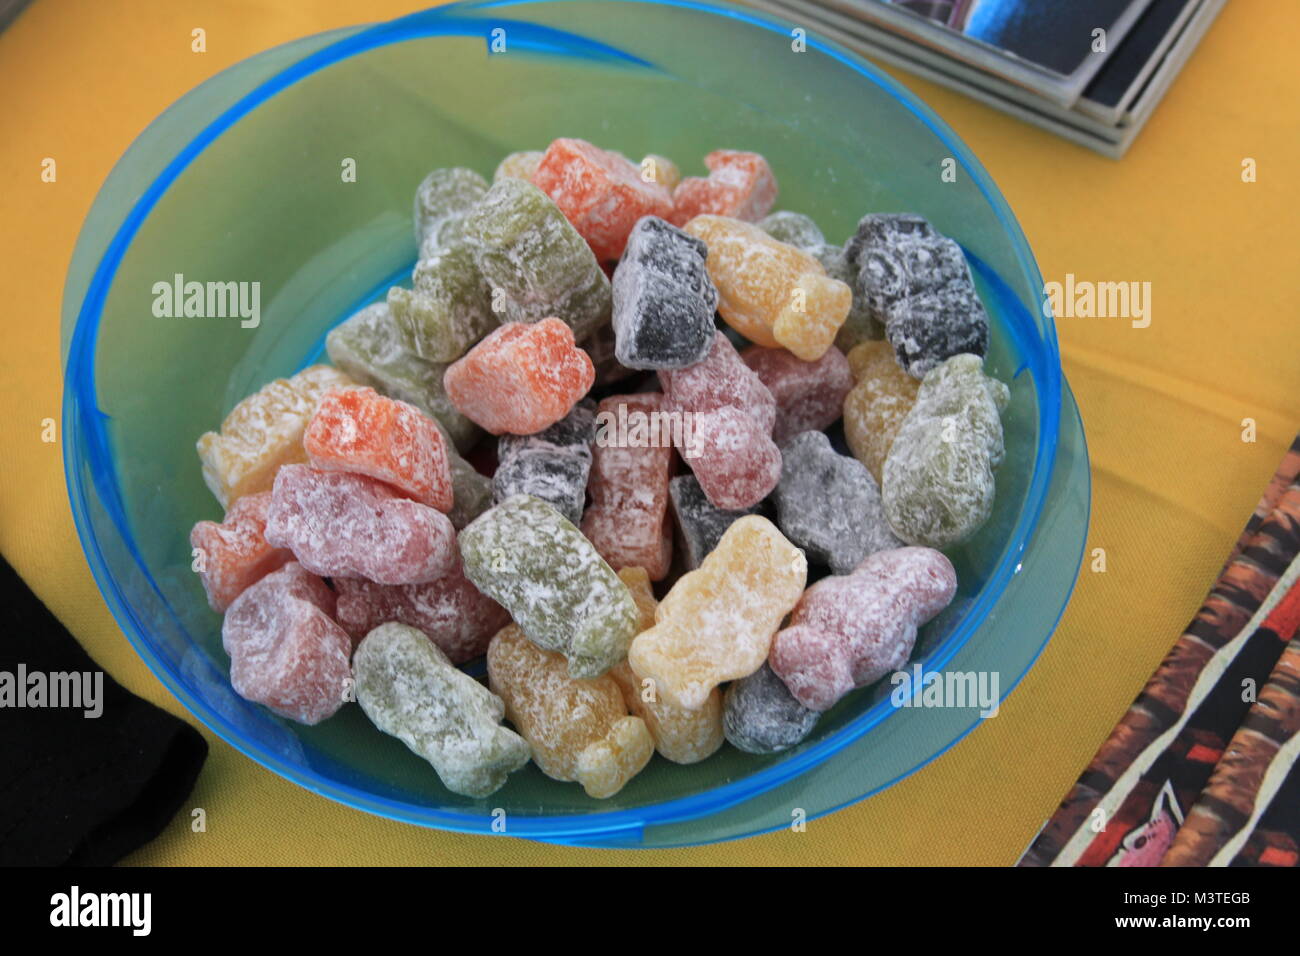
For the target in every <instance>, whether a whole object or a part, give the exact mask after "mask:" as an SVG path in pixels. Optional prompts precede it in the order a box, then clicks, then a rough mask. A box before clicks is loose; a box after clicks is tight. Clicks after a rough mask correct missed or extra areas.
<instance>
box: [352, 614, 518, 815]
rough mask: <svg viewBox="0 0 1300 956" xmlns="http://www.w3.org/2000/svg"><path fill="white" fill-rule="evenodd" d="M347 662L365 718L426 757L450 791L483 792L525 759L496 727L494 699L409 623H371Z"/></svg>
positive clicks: (512, 737) (498, 707)
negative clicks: (354, 677) (373, 625)
mask: <svg viewBox="0 0 1300 956" xmlns="http://www.w3.org/2000/svg"><path fill="white" fill-rule="evenodd" d="M352 667H353V670H354V672H355V674H356V682H357V683H356V688H357V702H358V703H359V704H360V705H361V709H362V710H363V711H365V714H366V716H367V717H369V718H370V721H371V723H373V724H374V725H375V726H376V727H378V728H379V729H380V730H382V731H383V732H384V733H386V734H390V735H392V736H394V737H396V738H397V739H398V740H400V741H401V742H402V743H404V744H406V746H408V747H410V748H411V750H412V751H413V752H414V753H416V754H418V755H419V756H421V757H423V758H424V759H425V760H427V761H429V763H430V764H432V765H433V769H434V770H435V771H436V772H437V774H438V778H439V779H440V780H441V781H442V783H443V786H445V787H446V788H447V789H448V790H450V791H451V792H452V793H458V794H461V795H462V796H466V797H486V796H488V795H489V794H492V793H495V792H496V791H497V790H500V789H501V787H502V785H503V784H504V783H505V782H506V778H507V777H509V776H510V774H512V773H514V772H515V771H516V770H518V769H519V768H520V767H522V766H523V765H524V764H526V763H528V758H529V756H530V755H531V751H530V750H529V747H528V744H527V743H526V742H525V741H524V739H523V738H522V737H520V736H519V735H518V734H516V733H515V732H514V731H512V730H510V729H508V728H506V727H503V726H501V719H502V717H504V716H505V705H504V704H503V703H502V701H501V698H499V697H497V696H496V695H495V694H493V693H492V692H491V691H489V690H488V689H487V688H486V687H484V686H483V685H482V684H480V683H479V682H478V681H476V680H475V679H474V678H472V677H470V676H469V675H468V674H466V673H463V672H462V671H459V670H457V669H456V666H455V665H454V664H452V662H451V661H449V660H448V659H447V655H446V654H444V653H443V652H442V651H441V650H440V649H439V648H438V646H437V645H436V644H433V643H432V642H431V641H430V640H429V639H428V638H427V637H425V636H424V635H423V634H421V633H420V632H419V631H417V630H416V629H415V628H413V627H408V626H406V625H405V624H383V625H380V626H379V627H377V628H375V629H374V630H373V631H371V632H370V633H369V634H367V635H366V637H365V639H364V640H363V641H362V642H361V644H360V645H359V646H358V647H357V651H356V654H355V656H354V657H353V659H352Z"/></svg>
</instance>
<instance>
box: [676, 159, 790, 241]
mask: <svg viewBox="0 0 1300 956" xmlns="http://www.w3.org/2000/svg"><path fill="white" fill-rule="evenodd" d="M704 165H705V167H706V168H707V169H708V170H709V175H708V177H707V178H705V179H700V178H699V177H697V176H687V177H686V178H685V179H683V180H682V181H681V182H680V183H678V184H677V188H676V189H674V190H673V214H672V217H671V220H670V221H671V222H672V224H673V225H675V226H680V225H682V224H684V223H686V222H689V221H690V220H691V219H693V218H694V217H695V216H699V215H702V214H709V215H714V216H731V217H732V218H734V219H743V220H745V221H747V222H757V221H758V220H760V219H762V218H763V217H764V216H766V215H767V213H768V210H770V209H771V208H772V204H773V203H774V202H776V177H775V176H774V175H772V167H770V166H769V165H768V164H767V160H766V159H764V158H763V157H762V156H760V155H759V154H758V153H746V152H741V151H739V150H734V149H718V150H714V151H713V152H711V153H709V155H707V156H705V157H704Z"/></svg>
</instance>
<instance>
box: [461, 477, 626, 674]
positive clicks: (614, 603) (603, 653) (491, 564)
mask: <svg viewBox="0 0 1300 956" xmlns="http://www.w3.org/2000/svg"><path fill="white" fill-rule="evenodd" d="M460 552H461V559H462V560H463V561H464V564H465V575H466V576H467V577H468V578H469V579H470V580H471V581H473V582H474V584H475V586H476V587H478V589H479V590H480V591H482V592H483V593H484V594H486V595H488V596H489V597H491V598H493V599H494V600H496V601H498V602H499V603H500V604H502V605H503V606H504V607H505V608H506V610H507V611H509V612H510V616H511V617H512V618H514V620H515V623H516V624H518V625H519V626H520V627H521V628H523V631H524V633H525V634H526V635H527V636H528V637H529V639H530V640H532V641H533V642H534V643H535V644H537V645H538V646H539V647H542V648H545V649H546V650H552V651H558V652H559V653H561V654H563V655H564V656H565V657H567V658H568V661H569V673H570V675H571V676H573V677H577V678H586V677H598V676H599V675H601V674H603V673H605V672H606V671H607V670H609V669H610V668H611V667H613V666H614V665H615V664H617V663H618V662H619V661H621V660H622V659H623V657H624V656H625V655H626V654H627V646H628V644H629V643H630V642H631V640H632V638H633V636H634V635H635V634H636V628H637V610H636V603H635V602H634V601H633V600H632V595H631V593H630V592H629V591H628V589H627V585H625V584H624V583H623V582H622V581H621V580H619V578H618V575H616V574H615V573H614V571H613V569H612V568H610V566H609V565H608V564H607V563H606V562H605V560H604V558H602V557H601V556H600V554H599V553H597V551H596V549H595V548H594V547H593V546H592V544H591V542H590V541H588V540H587V539H586V538H585V537H583V535H582V532H581V531H579V530H578V529H577V528H576V527H575V526H574V525H573V523H572V522H570V521H569V520H568V519H567V518H565V517H564V516H563V515H562V514H560V513H559V512H558V511H556V510H555V509H554V508H552V507H551V506H550V505H548V504H547V503H546V502H544V501H540V500H539V499H537V498H532V497H530V496H528V495H517V496H515V497H514V498H510V499H507V500H506V501H503V502H502V503H501V504H499V505H497V506H496V507H494V508H493V509H492V510H490V511H488V512H486V513H485V514H483V515H482V516H480V517H479V518H477V519H476V520H475V521H474V522H472V523H471V524H470V525H469V527H467V528H466V529H465V530H464V531H462V532H461V533H460Z"/></svg>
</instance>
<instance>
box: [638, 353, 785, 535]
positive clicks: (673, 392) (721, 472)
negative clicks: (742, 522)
mask: <svg viewBox="0 0 1300 956" xmlns="http://www.w3.org/2000/svg"><path fill="white" fill-rule="evenodd" d="M659 381H660V383H661V384H662V385H663V390H664V391H663V394H664V408H665V410H666V411H670V412H673V413H675V414H676V415H678V416H680V418H681V421H682V427H681V428H680V429H679V430H678V432H679V434H678V435H675V436H674V440H675V441H678V440H680V443H679V445H678V450H679V451H680V452H681V453H682V458H683V460H684V461H685V462H686V463H687V464H688V465H689V466H690V468H691V470H692V471H693V472H694V473H695V477H696V478H697V479H699V482H700V487H701V488H703V489H704V493H705V494H706V495H707V496H708V498H709V501H711V502H712V503H713V505H714V506H715V507H717V508H721V509H723V510H728V511H735V510H741V509H744V508H748V507H750V506H751V505H754V504H757V503H758V502H759V501H762V500H763V499H764V498H765V497H767V495H768V494H769V493H770V492H771V491H772V489H773V488H775V487H776V483H777V481H779V480H780V478H781V452H780V451H779V450H778V449H777V446H776V443H775V442H773V441H772V426H773V425H774V424H775V422H776V401H775V400H774V399H773V398H772V393H771V392H769V391H768V390H767V387H766V386H765V385H764V384H763V382H762V380H760V379H759V377H758V376H757V375H756V374H754V372H753V370H752V369H750V368H749V366H748V365H746V364H745V363H744V362H743V361H741V358H740V355H739V353H737V352H736V349H735V346H733V345H732V344H731V342H730V341H729V340H728V339H727V337H726V336H725V335H723V334H722V333H721V332H717V333H715V334H714V336H713V348H712V349H711V350H710V351H709V355H708V357H707V358H705V360H704V361H702V362H699V363H697V364H695V365H692V366H690V367H688V368H684V369H661V370H660V371H659ZM688 421H689V422H690V428H689V430H688V429H687V427H686V422H688ZM688 431H689V435H688Z"/></svg>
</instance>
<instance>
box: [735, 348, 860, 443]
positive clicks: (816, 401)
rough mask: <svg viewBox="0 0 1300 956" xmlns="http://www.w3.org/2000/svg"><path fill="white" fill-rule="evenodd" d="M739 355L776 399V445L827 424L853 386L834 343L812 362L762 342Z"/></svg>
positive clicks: (773, 431) (773, 432)
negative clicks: (763, 344) (768, 346)
mask: <svg viewBox="0 0 1300 956" xmlns="http://www.w3.org/2000/svg"><path fill="white" fill-rule="evenodd" d="M740 357H741V358H742V359H743V360H744V362H745V364H746V365H748V366H749V367H750V368H751V369H753V371H754V374H755V375H757V376H758V378H759V380H760V381H761V382H762V383H763V384H764V385H765V386H766V387H767V390H768V391H769V392H771V393H772V398H773V399H774V400H775V401H776V424H774V425H773V426H772V440H773V441H774V442H776V443H777V445H782V444H784V443H785V442H786V441H788V440H789V439H791V438H793V437H794V436H795V435H797V434H799V433H800V432H804V431H808V430H809V429H816V430H819V431H820V430H821V429H823V428H827V427H829V426H830V425H831V424H833V423H834V422H835V421H836V420H837V419H838V418H839V417H840V414H841V410H842V409H843V407H844V399H845V398H846V397H847V396H848V394H849V391H850V390H851V389H852V388H853V375H852V374H851V373H850V372H849V362H848V359H846V358H845V357H844V353H843V352H841V351H840V350H839V349H837V348H835V346H831V347H830V348H828V349H827V350H826V351H825V352H824V353H822V357H821V358H819V359H818V360H817V361H815V362H805V361H803V359H801V358H799V357H798V356H796V355H794V354H792V353H790V352H787V351H786V350H785V349H765V348H763V347H762V346H761V345H752V346H750V347H749V348H747V349H745V351H744V352H742V353H741V355H740Z"/></svg>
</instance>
